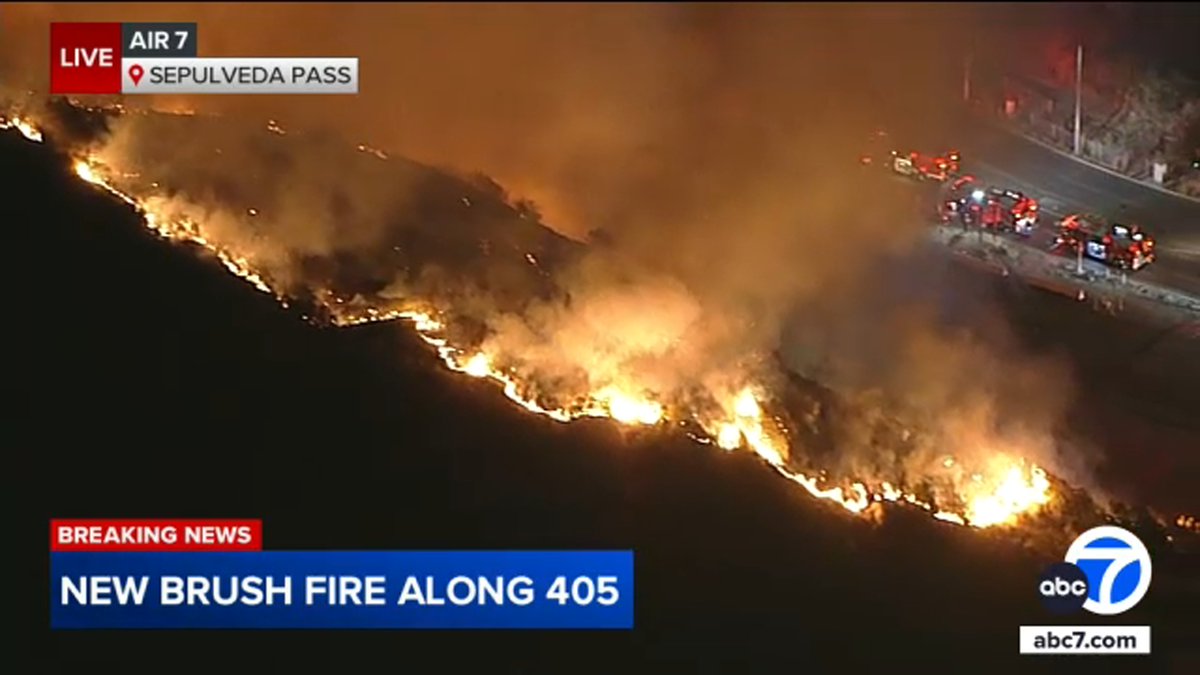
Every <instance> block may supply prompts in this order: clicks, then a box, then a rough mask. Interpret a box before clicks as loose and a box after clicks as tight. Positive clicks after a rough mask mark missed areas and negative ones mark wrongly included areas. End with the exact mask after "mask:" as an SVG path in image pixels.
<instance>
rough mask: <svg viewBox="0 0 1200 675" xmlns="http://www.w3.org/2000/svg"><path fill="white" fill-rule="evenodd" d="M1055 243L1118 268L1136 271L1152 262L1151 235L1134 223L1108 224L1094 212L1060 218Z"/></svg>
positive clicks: (1152, 242)
mask: <svg viewBox="0 0 1200 675" xmlns="http://www.w3.org/2000/svg"><path fill="white" fill-rule="evenodd" d="M1055 246H1056V247H1057V248H1060V249H1064V250H1070V251H1079V252H1081V253H1082V254H1083V255H1085V256H1087V257H1089V258H1091V259H1093V260H1099V261H1100V262H1103V263H1105V264H1107V265H1112V266H1113V267H1119V268H1121V269H1128V270H1134V271H1136V270H1140V269H1141V268H1143V267H1145V266H1146V265H1149V264H1150V263H1152V262H1154V237H1151V236H1150V235H1149V234H1147V233H1145V232H1144V231H1143V230H1142V228H1141V227H1139V226H1137V225H1122V224H1118V223H1113V224H1109V223H1108V222H1107V221H1105V220H1104V219H1103V218H1102V217H1100V216H1094V215H1083V214H1072V215H1069V216H1067V217H1066V218H1063V219H1062V220H1061V221H1060V222H1059V224H1058V236H1057V237H1056V238H1055Z"/></svg>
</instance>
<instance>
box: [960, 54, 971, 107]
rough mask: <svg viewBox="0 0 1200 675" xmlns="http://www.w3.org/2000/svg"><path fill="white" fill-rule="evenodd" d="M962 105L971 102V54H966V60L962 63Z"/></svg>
mask: <svg viewBox="0 0 1200 675" xmlns="http://www.w3.org/2000/svg"><path fill="white" fill-rule="evenodd" d="M962 91H963V103H970V102H971V52H967V58H966V59H965V60H964V61H963V85H962Z"/></svg>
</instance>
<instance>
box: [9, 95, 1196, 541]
mask: <svg viewBox="0 0 1200 675" xmlns="http://www.w3.org/2000/svg"><path fill="white" fill-rule="evenodd" d="M5 122H6V120H5V119H4V118H0V127H3V125H4V124H5ZM21 124H23V125H24V126H21V125H18V123H17V122H11V121H9V122H7V126H9V127H12V126H16V127H17V128H19V129H21V130H22V133H24V134H25V135H26V137H28V138H31V139H34V138H36V139H38V140H40V138H41V133H40V132H39V131H37V129H36V127H33V126H32V125H29V124H28V123H21ZM269 127H270V131H271V132H272V133H277V134H282V133H285V132H284V131H283V130H282V128H279V127H278V125H275V124H274V123H272V124H270V125H269ZM359 149H360V150H362V151H364V152H370V151H372V149H370V148H367V147H366V146H362V147H360V148H359ZM379 154H380V155H381V154H382V153H379ZM381 158H382V157H381ZM74 170H75V173H76V174H77V175H78V176H79V177H80V178H81V179H82V180H84V181H86V182H88V183H91V184H93V185H96V186H99V187H101V188H103V189H105V190H107V191H108V192H109V193H111V194H113V195H114V196H116V197H118V198H120V199H122V200H123V201H125V202H126V203H128V204H130V205H132V206H134V207H135V208H137V209H138V210H139V211H140V212H141V213H142V215H143V217H144V219H145V224H146V226H147V227H148V228H150V229H152V230H154V231H155V232H156V233H158V234H159V235H160V236H162V237H164V238H167V239H171V240H175V241H186V242H191V243H194V244H198V245H199V246H201V247H203V248H205V249H206V250H208V251H210V252H211V253H212V254H214V255H215V257H216V258H217V259H218V260H219V261H220V262H221V263H222V265H224V266H225V267H226V269H228V270H229V271H230V272H232V273H233V274H235V275H237V276H238V277H241V278H242V279H244V280H246V281H247V282H249V283H251V284H252V285H253V286H254V287H255V288H258V289H259V290H261V291H263V292H266V293H269V294H271V295H273V296H275V297H276V298H277V299H279V300H280V301H281V302H284V303H285V304H286V300H285V299H284V297H283V296H282V294H280V293H277V292H276V291H274V290H273V289H272V288H271V287H270V285H269V284H268V282H267V281H266V279H265V278H264V277H263V276H261V275H260V274H259V273H258V272H256V271H255V269H254V267H253V262H252V260H250V259H249V258H247V257H245V256H243V255H240V254H238V253H236V252H233V251H230V250H227V249H225V248H224V247H222V246H221V245H219V244H217V243H216V242H213V241H211V240H210V239H209V238H208V237H206V236H205V234H204V231H203V228H202V227H201V226H200V225H199V224H198V223H195V222H192V221H190V220H187V219H186V218H173V217H171V216H169V215H168V214H166V213H164V212H163V211H162V210H161V209H160V208H159V202H157V201H155V200H154V199H152V198H146V199H139V198H135V197H133V196H130V195H128V194H126V193H125V192H122V191H121V190H120V189H118V188H117V187H115V186H114V185H113V184H112V183H111V182H110V181H109V180H108V179H107V178H106V176H107V175H109V174H108V173H107V169H106V167H104V165H103V164H102V163H100V162H99V161H97V160H96V159H94V158H88V159H79V160H77V161H76V162H75V163H74ZM528 259H529V262H530V263H531V264H534V265H536V264H537V261H536V259H533V258H532V255H530V256H529V257H528ZM324 304H325V306H326V308H327V309H328V310H329V311H330V313H331V315H332V316H333V317H334V321H335V323H337V324H338V325H355V324H361V323H368V322H377V321H391V320H395V319H403V320H407V321H409V322H411V323H412V325H413V327H414V329H415V330H416V331H417V333H418V335H420V337H421V339H422V340H424V341H425V343H426V344H428V345H430V346H432V347H433V348H434V349H436V350H437V353H438V356H439V357H440V358H441V360H442V362H443V363H444V364H445V365H446V366H447V367H448V368H449V369H450V370H453V371H455V372H461V373H465V374H467V375H469V376H471V377H476V378H481V379H488V380H492V381H495V382H497V383H498V384H500V385H501V388H502V391H503V392H504V395H505V396H507V397H508V398H509V399H511V400H512V401H514V402H516V403H517V404H519V405H520V406H521V407H523V408H525V409H526V410H528V411H530V412H534V413H537V414H539V415H544V416H546V417H549V418H550V419H553V420H556V421H559V422H567V421H570V420H573V419H577V418H580V417H606V418H611V419H613V420H615V421H617V422H619V423H622V424H628V425H648V426H649V425H656V424H660V423H662V422H663V421H665V420H666V419H667V411H666V408H665V407H664V405H663V404H662V402H660V401H657V400H655V398H654V397H653V396H652V395H651V394H650V393H649V392H647V391H644V390H643V389H642V388H641V387H639V386H637V385H636V383H620V384H617V383H609V384H605V385H603V386H601V387H599V388H598V389H596V390H595V391H592V392H590V393H588V394H587V395H586V396H585V397H584V398H583V401H582V402H579V403H575V404H572V405H571V406H568V407H547V406H546V405H545V404H543V403H542V402H540V401H538V400H537V399H536V398H535V397H533V396H530V395H528V394H527V392H528V391H529V390H530V389H529V387H528V386H527V385H526V384H524V383H522V382H521V381H520V380H519V378H518V377H517V376H516V375H514V374H513V373H511V372H508V371H506V370H504V369H502V368H500V367H498V366H497V365H496V359H495V355H492V354H486V353H484V352H479V351H473V350H466V349H463V348H460V347H457V346H454V345H452V344H450V341H449V339H448V338H447V337H446V336H445V334H444V330H445V326H444V324H443V323H442V322H441V321H440V320H438V319H437V318H436V315H437V312H436V311H433V310H431V309H428V308H411V307H410V308H403V309H391V310H380V309H378V308H376V307H365V308H362V309H360V310H355V311H351V310H349V309H348V308H347V307H346V306H345V305H346V303H345V301H344V300H343V299H341V298H336V297H334V296H332V295H328V296H327V297H325V298H324ZM468 354H470V355H469V356H468ZM762 391H763V390H762V389H761V388H759V387H757V386H755V385H747V386H744V387H742V388H740V389H738V390H737V391H736V392H734V393H732V394H730V395H729V396H728V399H727V400H723V401H717V403H718V404H719V407H720V408H721V409H722V410H723V411H724V413H723V415H724V417H718V418H716V419H697V420H696V421H698V422H699V423H700V424H701V426H702V427H703V428H704V429H705V430H706V431H707V432H708V434H709V436H708V437H707V438H699V440H701V441H702V442H706V443H713V442H715V443H716V445H718V446H719V447H721V448H724V449H726V450H734V449H737V448H740V447H745V448H748V449H749V450H751V451H752V452H754V453H755V454H757V455H758V456H759V457H761V458H762V459H763V460H765V461H766V462H767V463H768V464H770V465H771V466H772V467H773V468H774V469H775V470H776V472H778V473H779V474H780V475H781V476H783V477H785V478H787V479H788V480H790V481H792V482H794V483H796V484H797V485H799V486H801V487H802V488H804V490H806V491H807V492H808V493H809V494H811V495H813V496H814V497H817V498H819V499H823V500H827V501H831V502H833V503H835V504H837V505H839V506H841V507H842V508H844V509H846V510H847V511H850V512H852V513H860V512H862V511H864V510H866V509H867V508H868V507H869V506H870V505H871V504H872V503H876V502H889V503H903V504H908V505H911V506H914V507H917V508H920V509H923V510H925V511H928V512H929V513H930V514H931V515H933V517H934V518H937V519H939V520H943V521H946V522H951V523H956V524H959V525H970V526H973V527H981V528H982V527H991V526H996V525H1009V524H1012V523H1015V522H1017V520H1018V519H1019V518H1020V517H1021V516H1022V515H1025V514H1028V513H1032V512H1034V511H1036V510H1037V509H1039V508H1040V507H1041V506H1043V505H1045V504H1047V503H1049V501H1050V500H1051V499H1052V492H1051V489H1050V483H1049V480H1048V478H1047V476H1046V474H1045V472H1044V471H1043V470H1042V469H1041V468H1039V467H1037V466H1029V467H1028V468H1026V467H1025V465H1024V463H1022V462H1020V461H1017V460H1013V459H1011V458H1008V457H1004V456H1001V457H998V458H997V459H996V461H994V462H993V465H992V466H990V467H988V469H987V471H986V472H985V473H981V474H975V476H976V478H975V479H974V480H972V481H969V482H967V483H965V484H960V485H958V486H957V487H956V490H957V492H956V494H957V496H958V498H959V500H960V501H961V503H962V505H963V506H962V507H961V509H959V510H954V511H950V510H944V509H940V508H936V507H935V506H934V505H933V504H931V503H929V502H927V501H924V500H922V499H921V498H919V497H917V496H916V495H914V494H912V493H910V492H907V491H906V490H905V489H904V488H903V487H902V486H899V485H897V484H895V483H893V482H888V481H881V482H879V483H878V484H877V485H875V487H869V486H868V485H867V484H866V483H865V482H863V481H848V482H847V483H845V484H844V485H834V486H828V485H824V484H823V483H825V481H824V479H823V478H818V477H815V476H809V475H806V474H803V473H800V472H797V471H794V470H792V469H791V468H790V467H789V466H788V464H787V457H788V454H789V449H788V443H787V440H786V436H785V435H784V434H783V433H782V431H781V429H780V428H779V427H778V425H776V424H775V423H774V421H773V420H770V419H766V418H764V415H763V409H764V405H763V402H764V400H765V398H766V397H765V396H764V394H762ZM687 414H689V415H695V414H696V413H687ZM941 465H942V467H943V468H944V469H946V470H947V471H949V470H953V469H957V468H958V466H957V463H956V461H955V459H954V458H953V457H947V458H945V459H944V460H943V462H942V463H941ZM1189 524H1190V522H1189Z"/></svg>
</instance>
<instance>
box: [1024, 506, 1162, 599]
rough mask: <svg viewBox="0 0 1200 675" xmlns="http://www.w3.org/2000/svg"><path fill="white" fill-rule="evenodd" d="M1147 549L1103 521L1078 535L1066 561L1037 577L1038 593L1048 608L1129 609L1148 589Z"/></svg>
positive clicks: (1135, 537) (1132, 535)
mask: <svg viewBox="0 0 1200 675" xmlns="http://www.w3.org/2000/svg"><path fill="white" fill-rule="evenodd" d="M1150 571H1151V568H1150V553H1149V552H1148V551H1147V550H1146V546H1145V545H1144V544H1143V543H1142V542H1141V540H1140V539H1138V538H1137V536H1136V535H1134V534H1133V533H1132V532H1129V531H1128V530H1125V529H1122V528H1120V527H1114V526H1111V525H1105V526H1101V527H1094V528H1092V529H1090V530H1088V531H1087V532H1084V533H1083V534H1081V535H1079V536H1078V537H1077V538H1076V539H1075V541H1073V542H1072V543H1071V546H1070V547H1069V548H1068V549H1067V555H1066V556H1065V561H1064V562H1059V563H1054V564H1053V565H1050V566H1049V567H1047V568H1046V570H1045V571H1044V572H1042V576H1041V578H1040V579H1039V580H1038V587H1037V588H1038V595H1039V596H1041V598H1042V603H1043V604H1044V605H1045V606H1046V608H1047V609H1049V610H1050V611H1052V612H1055V613H1058V614H1067V613H1071V612H1076V611H1079V610H1080V609H1081V608H1082V609H1086V610H1087V611H1089V612H1092V613H1093V614H1104V615H1113V614H1120V613H1121V612H1124V611H1126V610H1129V609H1132V608H1133V606H1134V605H1136V604H1137V603H1138V602H1140V601H1141V599H1142V598H1143V597H1144V596H1145V595H1146V591H1148V590H1149V589H1150Z"/></svg>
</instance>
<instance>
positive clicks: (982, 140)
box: [944, 116, 1200, 294]
mask: <svg viewBox="0 0 1200 675" xmlns="http://www.w3.org/2000/svg"><path fill="white" fill-rule="evenodd" d="M957 127H958V128H957V129H955V131H956V132H958V134H957V140H956V141H944V142H954V143H957V145H958V147H959V149H960V150H961V151H962V152H963V158H964V160H963V163H964V167H963V168H964V170H965V171H967V172H969V173H972V174H974V175H976V176H978V177H979V178H980V179H982V180H983V181H985V182H988V183H994V184H997V185H999V186H1001V187H1010V188H1013V189H1017V190H1021V191H1023V192H1026V193H1028V194H1030V195H1033V196H1035V197H1037V198H1038V199H1040V200H1041V202H1042V205H1043V207H1044V209H1045V211H1044V212H1045V213H1046V214H1048V215H1051V216H1054V217H1055V219H1057V218H1059V217H1061V216H1063V215H1065V214H1067V213H1072V212H1078V211H1086V212H1093V213H1098V214H1101V215H1104V216H1107V217H1109V218H1112V219H1115V220H1124V221H1127V222H1131V223H1139V224H1141V225H1142V227H1144V228H1146V230H1147V231H1149V232H1151V233H1152V234H1153V235H1154V236H1155V238H1156V240H1157V243H1158V250H1159V257H1158V261H1157V262H1156V263H1155V264H1154V265H1152V266H1150V267H1149V268H1147V269H1145V270H1143V271H1141V272H1139V273H1138V275H1139V278H1140V279H1143V280H1145V281H1147V282H1152V283H1159V284H1164V285H1169V286H1173V287H1176V288H1180V289H1182V290H1185V291H1188V292H1190V293H1192V294H1200V203H1197V202H1194V201H1191V200H1188V199H1185V198H1182V197H1178V196H1175V195H1171V194H1168V193H1164V192H1162V191H1159V190H1156V189H1153V188H1150V187H1147V186H1143V185H1140V184H1138V183H1135V182H1132V181H1130V180H1127V179H1125V178H1121V177H1118V176H1114V175H1112V174H1110V173H1107V172H1105V171H1102V170H1099V169H1096V168H1093V167H1090V166H1088V165H1086V164H1083V163H1081V162H1078V161H1075V160H1074V159H1072V158H1070V157H1067V156H1064V155H1062V154H1060V153H1057V152H1055V151H1053V150H1050V149H1048V148H1046V147H1044V146H1041V145H1039V144H1037V143H1035V142H1033V141H1030V140H1028V139H1026V138H1022V137H1021V136H1018V135H1015V134H1013V133H1010V132H1009V131H1007V130H1005V129H1003V128H1002V127H999V126H997V125H994V124H990V123H987V122H983V121H981V120H979V119H972V118H967V117H965V116H964V118H963V119H962V120H961V122H960V124H959V125H957ZM1051 227H1052V222H1050V221H1049V219H1043V222H1042V228H1041V229H1042V232H1041V233H1039V236H1038V237H1037V238H1036V239H1035V243H1036V244H1048V242H1049V241H1050V240H1051V238H1052V237H1051V235H1050V230H1051Z"/></svg>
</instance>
